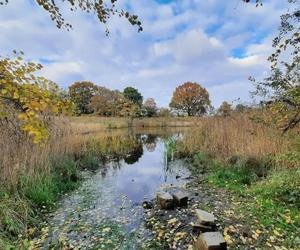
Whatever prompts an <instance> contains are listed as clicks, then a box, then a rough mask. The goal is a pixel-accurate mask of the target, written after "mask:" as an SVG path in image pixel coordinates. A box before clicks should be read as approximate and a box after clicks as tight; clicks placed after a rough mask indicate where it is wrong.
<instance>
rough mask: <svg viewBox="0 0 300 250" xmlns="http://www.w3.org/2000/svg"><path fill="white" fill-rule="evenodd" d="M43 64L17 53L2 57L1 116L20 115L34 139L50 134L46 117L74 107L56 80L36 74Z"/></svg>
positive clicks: (43, 140) (24, 126)
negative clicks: (12, 55)
mask: <svg viewBox="0 0 300 250" xmlns="http://www.w3.org/2000/svg"><path fill="white" fill-rule="evenodd" d="M21 55H23V54H22V53H21ZM41 68H42V65H40V64H36V63H33V62H24V60H23V58H22V57H20V56H17V53H15V57H13V58H0V119H2V118H3V117H6V118H7V119H9V118H10V117H12V116H17V117H18V119H19V121H20V123H21V129H22V130H23V131H24V132H26V133H27V134H29V135H31V136H32V137H33V142H34V143H44V142H46V141H47V139H48V138H49V134H48V130H47V124H46V122H45V119H44V118H45V117H49V116H53V115H57V114H60V113H63V112H67V111H70V110H71V109H72V103H71V101H69V100H68V99H67V98H66V97H65V95H64V93H63V91H62V90H60V89H59V87H58V86H57V85H56V84H55V83H53V82H51V81H49V80H47V79H46V78H44V77H40V76H36V75H34V74H35V73H36V72H37V71H39V70H40V69H41ZM9 106H10V107H13V109H8V108H7V107H9ZM1 109H2V110H1ZM3 110H4V111H5V110H10V112H11V113H9V114H7V112H2V111H3ZM11 110H13V111H11Z"/></svg>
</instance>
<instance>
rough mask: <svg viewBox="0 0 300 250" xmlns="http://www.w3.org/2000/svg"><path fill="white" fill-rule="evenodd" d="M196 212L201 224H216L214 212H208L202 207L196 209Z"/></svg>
mask: <svg viewBox="0 0 300 250" xmlns="http://www.w3.org/2000/svg"><path fill="white" fill-rule="evenodd" d="M195 212H196V215H197V218H198V221H199V223H200V224H202V225H215V220H216V217H215V216H214V215H213V214H211V213H208V212H206V211H204V210H201V209H196V210H195Z"/></svg>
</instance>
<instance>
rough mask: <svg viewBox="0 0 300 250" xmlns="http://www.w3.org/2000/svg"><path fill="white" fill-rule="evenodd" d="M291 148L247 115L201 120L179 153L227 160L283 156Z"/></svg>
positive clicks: (185, 138)
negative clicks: (200, 153)
mask: <svg viewBox="0 0 300 250" xmlns="http://www.w3.org/2000/svg"><path fill="white" fill-rule="evenodd" d="M289 147H290V145H289V142H288V140H287V138H285V137H283V136H282V135H281V134H280V132H279V131H276V130H275V129H272V128H269V127H267V126H265V125H263V124H261V123H256V122H253V121H252V120H251V119H249V117H248V115H247V114H244V115H243V114H238V115H235V116H232V117H225V118H223V117H207V118H202V119H201V120H200V121H199V122H198V124H197V127H195V128H193V129H192V130H191V132H190V133H187V134H186V135H185V137H184V139H183V143H182V145H181V151H182V152H185V153H187V154H192V153H195V152H206V153H208V154H210V155H212V156H214V157H217V158H223V159H226V158H227V157H231V156H234V155H240V156H254V157H263V156H265V155H276V154H278V153H281V152H285V151H287V150H288V149H289Z"/></svg>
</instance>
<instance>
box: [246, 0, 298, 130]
mask: <svg viewBox="0 0 300 250" xmlns="http://www.w3.org/2000/svg"><path fill="white" fill-rule="evenodd" d="M288 2H289V3H290V4H291V6H290V8H289V10H288V12H287V13H286V14H283V15H282V16H281V24H280V27H279V35H278V36H277V37H275V39H274V40H273V47H274V49H275V52H274V53H273V54H272V55H271V56H270V57H269V58H268V60H269V61H270V62H271V75H270V76H269V77H267V78H265V79H264V80H263V81H260V82H256V80H255V79H253V78H250V80H252V81H253V82H254V83H255V84H256V88H257V90H256V92H255V94H259V95H261V96H263V97H265V98H266V99H267V100H266V103H267V107H268V108H269V110H270V111H271V117H272V121H273V122H274V121H275V122H276V124H277V125H278V126H279V127H280V128H281V129H282V130H283V131H284V132H286V131H288V130H290V129H292V128H295V127H296V126H297V125H298V124H299V123H300V54H299V52H300V10H299V6H298V5H297V0H288ZM294 4H295V5H294ZM282 58H284V59H285V61H281V60H282Z"/></svg>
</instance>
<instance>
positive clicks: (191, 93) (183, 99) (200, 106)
mask: <svg viewBox="0 0 300 250" xmlns="http://www.w3.org/2000/svg"><path fill="white" fill-rule="evenodd" d="M209 106H210V100H209V94H208V92H207V90H206V89H205V88H203V87H201V86H200V85H199V84H198V83H193V82H186V83H184V84H182V85H180V86H179V87H177V88H176V90H175V91H174V93H173V97H172V100H171V103H170V107H171V108H173V109H175V110H177V111H179V112H183V113H186V114H187V115H188V116H196V115H203V114H205V113H206V111H207V108H208V107H209Z"/></svg>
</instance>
